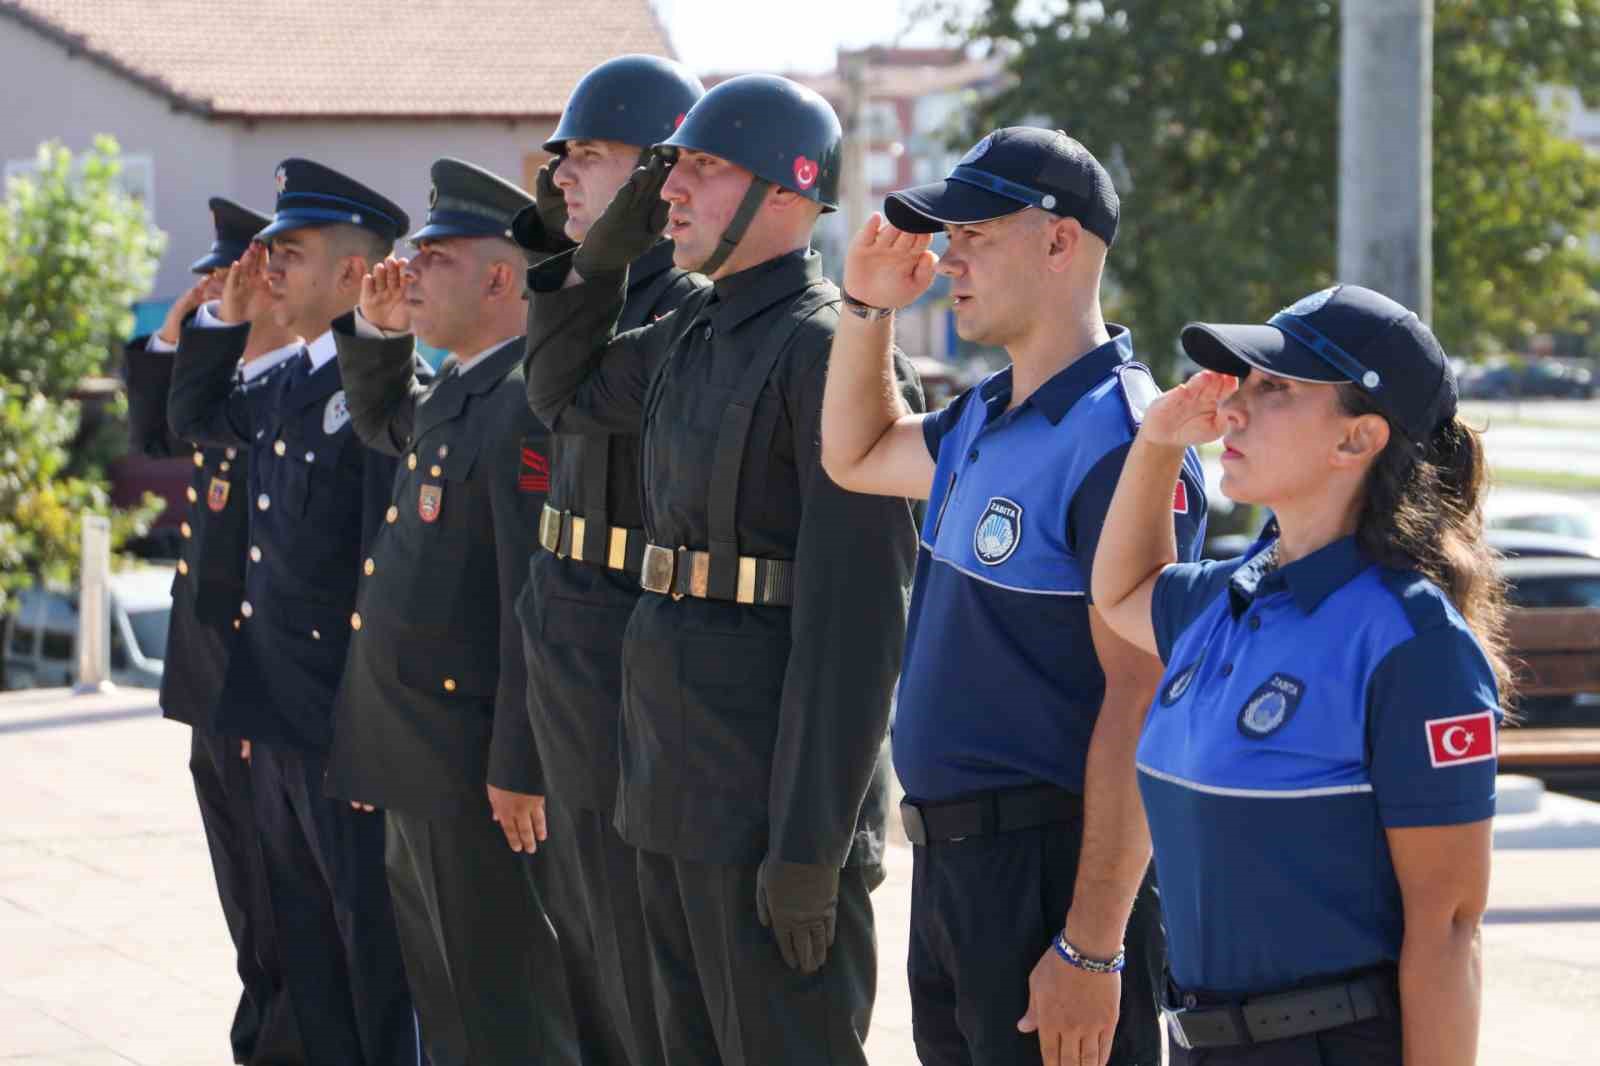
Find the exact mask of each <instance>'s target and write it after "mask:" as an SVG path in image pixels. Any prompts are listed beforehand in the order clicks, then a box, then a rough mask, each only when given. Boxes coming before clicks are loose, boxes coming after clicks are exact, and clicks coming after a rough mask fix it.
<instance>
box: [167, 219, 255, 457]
mask: <svg viewBox="0 0 1600 1066" xmlns="http://www.w3.org/2000/svg"><path fill="white" fill-rule="evenodd" d="M266 258H267V255H266V249H265V248H263V247H262V246H261V245H259V244H255V245H251V246H250V248H249V249H248V250H247V251H246V252H245V253H244V255H242V256H240V257H239V260H238V261H237V262H235V263H234V264H233V265H232V266H230V267H229V268H228V277H227V280H226V281H224V282H223V285H222V297H221V299H220V300H219V301H217V302H216V303H213V304H202V305H201V306H200V307H199V308H198V309H197V311H196V313H195V317H194V318H192V319H190V320H189V322H188V324H187V325H185V326H184V329H183V336H182V338H181V339H180V340H179V342H178V351H177V353H176V355H175V356H174V357H173V359H174V362H173V368H172V392H171V394H170V395H169V397H168V402H167V419H168V422H169V423H170V424H171V426H172V432H173V433H174V434H175V435H177V436H178V437H179V438H180V439H182V440H186V441H190V442H193V443H195V444H209V445H216V446H241V447H248V446H249V445H250V442H251V439H252V437H253V436H254V434H253V432H252V431H253V428H254V418H253V414H252V411H253V408H252V406H251V404H250V402H249V400H248V398H247V397H246V396H245V394H244V390H242V389H237V388H235V387H234V378H233V375H234V369H235V368H236V367H237V366H238V365H239V358H240V356H242V355H244V350H245V346H246V344H247V343H248V342H249V339H250V323H251V322H252V321H253V320H254V319H256V318H257V317H259V316H260V315H262V314H264V313H265V311H266V307H267V306H268V304H269V303H270V301H271V294H270V292H269V291H268V289H267V277H266Z"/></svg>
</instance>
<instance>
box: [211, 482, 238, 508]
mask: <svg viewBox="0 0 1600 1066" xmlns="http://www.w3.org/2000/svg"><path fill="white" fill-rule="evenodd" d="M232 488H233V484H232V483H231V482H229V481H227V480H225V479H223V478H220V477H214V478H212V479H211V487H210V488H208V489H206V506H207V507H209V508H211V509H212V510H213V511H220V510H222V509H223V508H224V507H226V506H228V492H229V490H231V489H232Z"/></svg>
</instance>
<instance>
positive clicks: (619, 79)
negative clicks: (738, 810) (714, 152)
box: [515, 55, 706, 1066]
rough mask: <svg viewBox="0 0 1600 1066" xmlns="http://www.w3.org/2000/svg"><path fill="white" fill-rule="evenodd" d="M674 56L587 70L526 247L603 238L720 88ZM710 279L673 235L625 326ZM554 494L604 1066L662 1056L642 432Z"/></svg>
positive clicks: (576, 442)
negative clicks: (630, 771) (653, 910)
mask: <svg viewBox="0 0 1600 1066" xmlns="http://www.w3.org/2000/svg"><path fill="white" fill-rule="evenodd" d="M704 91H705V90H704V89H703V88H702V87H701V85H700V82H699V80H698V79H697V78H695V77H694V75H692V74H690V73H689V72H688V71H687V70H685V69H684V68H683V67H682V66H681V65H679V64H678V63H675V62H673V61H672V60H670V59H662V58H660V57H658V56H644V55H629V56H619V57H618V58H616V59H611V60H608V61H607V62H605V63H602V64H600V65H599V66H598V67H596V68H594V69H593V70H591V71H590V72H589V73H587V74H585V75H584V76H583V78H582V79H581V80H580V81H579V82H578V85H577V87H576V88H575V89H573V91H572V96H571V98H570V99H569V100H568V101H567V106H566V109H565V110H564V111H562V113H561V121H560V122H559V123H558V124H557V125H556V129H555V132H554V133H552V134H551V136H550V139H549V140H548V141H546V142H545V145H544V147H545V150H546V151H549V152H553V153H555V155H556V158H555V159H553V160H552V161H551V162H550V163H548V164H547V165H546V166H545V167H544V168H543V169H541V170H540V172H539V177H538V180H537V182H536V185H535V192H536V195H537V197H538V200H539V206H538V208H537V209H526V210H524V211H523V212H522V213H521V214H520V215H519V216H518V217H517V222H516V226H515V232H516V235H517V239H518V240H519V241H520V242H521V243H522V244H523V246H524V247H526V248H528V249H529V250H530V251H532V252H535V253H548V252H555V251H560V250H562V249H563V248H569V247H572V246H573V244H574V242H576V241H581V240H583V239H584V237H585V236H586V235H587V234H588V232H589V227H590V226H592V225H593V224H594V221H595V219H597V218H598V217H599V216H600V213H601V212H602V211H604V210H605V207H606V205H607V204H608V203H610V202H611V198H612V197H613V196H614V195H615V194H616V191H617V189H618V188H620V187H621V186H622V184H623V183H624V182H626V181H627V180H628V178H629V176H630V175H631V174H632V173H633V170H634V167H635V166H637V165H638V163H639V161H640V158H641V155H642V154H643V153H647V152H648V151H649V150H650V146H651V145H654V144H655V143H656V142H657V141H660V140H662V139H664V138H666V137H669V136H671V134H672V131H673V130H675V129H677V128H678V125H679V123H681V122H682V121H683V117H684V115H685V114H687V113H688V111H689V109H690V108H691V107H693V106H694V104H695V101H697V100H699V99H700V97H701V95H702V94H703V93H704ZM705 284H706V281H705V279H704V278H702V277H700V276H699V275H697V274H691V273H689V272H688V271H685V270H681V269H679V268H677V267H675V266H674V265H673V262H672V243H671V242H670V241H667V240H658V241H656V242H655V244H653V245H651V246H650V247H648V248H646V249H644V250H643V251H642V253H641V254H640V255H639V257H638V258H637V259H635V260H634V261H633V263H632V264H631V265H630V267H629V270H628V289H627V293H626V295H625V296H624V298H623V304H622V313H621V315H620V316H619V318H618V320H617V328H618V330H619V331H625V330H630V329H635V328H637V327H639V326H643V325H647V324H649V323H650V322H653V321H655V320H656V319H658V318H661V317H663V316H665V315H668V314H670V313H671V312H672V311H673V310H674V309H675V308H677V307H678V305H679V304H681V303H682V302H683V301H684V300H685V299H686V298H687V297H688V296H689V295H690V294H691V293H693V292H695V291H697V290H699V289H701V288H703V287H704V286H705ZM554 443H555V447H554V449H553V454H552V456H551V469H550V471H549V482H550V496H549V499H548V500H547V501H546V503H545V507H544V512H543V517H542V520H541V521H540V523H539V536H538V539H537V544H536V545H535V549H534V552H533V557H532V558H531V559H530V560H529V561H528V582H527V585H526V586H525V588H524V591H523V595H522V596H521V598H520V599H519V600H518V604H517V609H518V613H519V616H520V617H521V620H522V627H523V633H524V650H525V654H526V658H527V661H528V713H529V714H530V715H531V717H532V720H533V728H534V734H535V736H536V737H537V738H538V743H539V749H540V752H541V753H542V754H543V756H544V766H545V776H546V779H547V780H548V782H549V804H548V807H547V814H548V816H549V819H550V822H551V840H550V843H549V846H548V849H547V851H548V854H549V857H550V874H551V881H550V892H549V894H548V897H547V899H548V903H549V907H550V915H551V919H552V921H554V922H555V925H556V930H557V932H558V933H560V935H561V949H562V950H561V954H562V959H563V960H564V962H565V963H566V966H567V970H568V973H569V975H570V985H571V990H572V1000H573V1009H574V1011H575V1012H576V1014H577V1019H578V1029H579V1034H580V1036H581V1037H582V1040H583V1044H584V1048H585V1053H586V1056H587V1058H588V1060H589V1061H591V1062H593V1063H596V1064H597V1066H604V1064H610V1063H618V1064H620V1063H631V1064H632V1066H651V1064H653V1063H657V1062H660V1061H661V1050H660V1036H659V1035H658V1033H657V1031H656V1021H655V1006H654V1003H655V996H654V994H653V992H652V990H651V984H650V974H649V971H648V968H646V967H643V966H640V965H639V963H638V960H639V958H640V957H641V956H642V955H643V954H644V951H645V935H644V916H643V911H642V910H641V909H640V906H639V891H638V887H637V881H636V878H635V877H634V873H633V869H634V851H633V848H632V847H631V846H629V844H628V843H627V842H626V841H624V840H623V839H622V837H620V836H619V835H617V831H616V829H615V828H614V827H613V825H612V814H613V812H614V808H615V804H616V795H617V721H618V715H619V713H620V711H619V707H620V705H621V702H622V631H623V628H624V626H626V624H627V619H628V614H629V612H630V611H632V609H633V604H634V601H635V600H637V599H638V598H639V564H640V562H641V561H642V559H643V557H644V545H645V540H644V520H643V518H641V517H640V514H639V438H638V435H637V433H636V432H633V431H629V432H617V433H602V432H597V431H591V430H588V429H585V430H582V431H575V432H562V431H560V430H559V428H558V430H557V433H556V435H555V442H554Z"/></svg>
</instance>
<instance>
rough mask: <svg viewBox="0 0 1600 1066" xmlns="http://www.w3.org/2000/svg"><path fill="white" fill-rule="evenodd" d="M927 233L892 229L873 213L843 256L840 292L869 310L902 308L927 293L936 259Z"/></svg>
mask: <svg viewBox="0 0 1600 1066" xmlns="http://www.w3.org/2000/svg"><path fill="white" fill-rule="evenodd" d="M932 242H933V234H931V233H907V232H905V231H904V230H898V229H895V228H894V227H893V226H891V225H889V223H888V222H887V221H885V219H884V217H883V215H882V214H881V213H879V212H877V211H874V212H873V213H872V217H871V218H869V219H867V221H866V224H865V225H864V226H862V227H861V229H859V230H857V231H856V235H855V237H854V238H853V239H851V241H850V248H849V250H848V251H847V252H846V253H845V257H844V291H845V292H847V293H849V294H850V295H851V296H852V297H854V298H855V299H857V300H860V301H861V302H862V303H864V304H871V305H872V306H873V307H905V306H906V305H907V304H910V303H912V302H914V301H915V300H916V298H917V297H919V296H921V295H922V294H923V293H925V292H927V291H928V286H929V285H932V284H933V268H934V267H935V266H937V265H938V263H939V257H938V256H937V255H935V254H934V253H933V252H932V251H931V250H930V249H929V248H928V245H929V244H931V243H932Z"/></svg>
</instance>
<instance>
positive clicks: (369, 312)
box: [328, 159, 579, 1066]
mask: <svg viewBox="0 0 1600 1066" xmlns="http://www.w3.org/2000/svg"><path fill="white" fill-rule="evenodd" d="M432 176H433V191H432V194H431V196H430V199H429V210H428V217H427V220H426V221H425V223H424V225H423V227H422V228H421V229H420V230H418V231H417V232H416V233H414V234H412V235H411V238H410V239H411V241H412V243H413V244H414V245H415V246H416V252H415V254H414V255H413V257H412V258H411V259H410V260H409V261H407V260H404V259H400V260H397V259H393V258H390V259H389V260H387V261H385V262H384V263H381V264H378V265H377V266H376V267H374V269H373V270H372V272H371V273H370V274H369V275H368V276H367V277H366V278H364V279H363V281H362V294H361V302H360V304H359V306H358V308H357V309H356V311H355V312H353V313H351V314H349V315H345V316H344V317H342V318H339V319H336V320H335V322H334V329H333V332H334V340H335V342H336V344H337V346H338V351H339V356H338V358H339V369H340V373H341V375H342V377H343V379H344V384H345V395H346V401H347V403H348V405H349V410H350V419H351V421H352V423H353V424H354V425H355V430H356V433H357V435H358V436H359V437H360V438H361V440H362V442H363V443H365V444H366V445H367V446H368V447H369V448H373V449H376V450H377V451H379V452H382V453H384V454H387V455H393V456H396V457H398V458H399V460H400V465H399V469H398V470H397V471H396V474H395V480H394V493H393V497H392V502H391V504H390V506H389V508H388V511H387V512H386V514H385V515H384V522H383V524H382V525H381V526H380V528H379V532H378V535H377V537H376V538H375V539H374V542H373V544H372V547H371V549H370V554H369V555H368V557H367V558H366V560H365V561H364V562H363V563H362V579H361V587H360V591H359V593H358V596H357V601H356V612H357V613H356V617H357V618H358V619H359V623H358V628H357V629H356V632H355V633H354V634H353V636H352V638H351V642H350V654H349V658H348V659H347V660H346V663H345V671H344V679H343V683H342V684H341V686H340V696H339V701H338V705H337V708H336V711H335V719H334V722H335V724H334V743H333V748H332V751H331V753H330V756H329V766H328V789H329V791H330V792H331V793H332V794H333V795H335V796H339V797H342V798H344V799H348V800H351V801H354V802H357V803H360V804H362V805H364V806H369V807H370V806H378V807H382V808H383V809H384V810H385V811H387V813H388V823H387V833H388V837H387V847H386V855H385V865H386V867H387V872H388V879H389V891H390V896H391V898H392V899H393V901H394V911H395V924H396V927H397V929H398V931H399V934H400V946H401V950H402V952H403V953H404V956H405V964H406V974H407V977H408V979H409V980H410V983H411V989H412V999H413V1001H414V1002H415V1004H416V1008H417V1012H418V1015H419V1017H420V1019H421V1022H422V1035H423V1042H424V1044H425V1045H426V1047H427V1050H428V1057H429V1059H430V1061H431V1062H432V1063H434V1066H449V1064H455V1063H479V1062H483V1063H500V1062H504V1063H512V1062H540V1063H557V1064H559V1063H571V1064H576V1063H577V1062H578V1061H579V1054H578V1047H577V1040H576V1036H575V1033H574V1029H573V1022H572V1011H571V1006H570V1004H569V1002H568V998H567V993H566V982H565V978H564V975H563V971H562V964H561V955H560V948H559V945H558V944H557V941H556V935H555V931H554V929H553V928H552V927H551V923H550V921H549V919H548V918H547V917H546V915H545V909H544V905H543V903H542V901H541V892H540V890H539V882H540V881H541V880H542V877H543V873H542V870H541V866H542V864H543V863H544V862H545V856H543V855H541V854H536V852H538V851H539V850H540V842H541V841H542V840H544V838H545V836H546V827H545V815H544V795H543V794H544V784H543V777H542V774H541V771H540V765H539V759H538V756H537V754H536V752H535V750H534V744H533V735H532V731H531V729H530V727H529V722H528V714H527V710H526V706H525V699H526V690H527V675H526V671H525V669H524V666H523V657H522V634H521V630H520V629H519V627H518V625H517V621H516V617H515V615H514V613H513V610H514V608H513V605H514V602H515V596H516V592H517V591H518V590H519V589H520V588H521V587H522V585H523V583H524V581H525V580H526V576H527V568H528V547H529V545H530V544H532V543H534V538H535V536H536V534H537V532H538V522H539V513H540V509H541V507H542V506H543V504H544V500H545V494H546V492H547V491H548V489H549V483H550V475H549V465H548V454H549V448H548V445H547V440H546V438H547V435H546V433H545V430H544V427H543V426H541V425H540V424H539V423H538V421H537V420H536V419H535V418H534V417H533V416H532V415H531V414H530V413H529V411H528V407H527V403H526V402H525V400H524V390H525V387H524V385H523V380H522V368H521V362H522V351H523V339H522V321H523V301H522V291H523V274H524V269H525V267H526V260H525V258H524V256H523V254H522V251H521V249H519V248H518V247H517V246H516V245H515V244H513V243H512V242H511V240H510V227H511V220H512V217H513V216H514V215H515V214H516V213H517V211H518V210H520V209H521V208H523V207H525V206H527V205H528V204H530V203H532V200H531V199H530V198H529V197H528V195H527V194H526V193H524V192H523V191H522V190H520V189H518V188H517V187H516V186H514V185H511V184H510V183H508V182H506V181H504V180H502V179H500V178H498V177H496V176H495V175H493V174H490V173H489V172H487V171H485V170H482V169H480V168H478V167H476V166H473V165H472V164H470V163H464V162H461V161H460V160H456V159H441V160H439V161H438V162H436V163H434V164H433V170H432ZM413 334H414V335H415V336H416V337H418V338H420V339H421V340H423V341H424V342H426V343H428V344H430V345H433V346H435V347H439V348H444V349H446V350H448V351H449V352H450V353H451V354H450V357H449V359H448V360H447V361H446V364H445V366H444V368H443V371H442V372H441V373H440V375H439V376H438V377H437V378H436V379H434V381H432V382H431V383H428V384H426V385H424V384H423V383H421V382H419V381H418V380H417V377H416V375H415V373H414V367H415V360H414V355H413V341H412V336H413ZM491 817H492V820H491ZM495 823H499V828H498V829H496V828H495Z"/></svg>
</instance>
